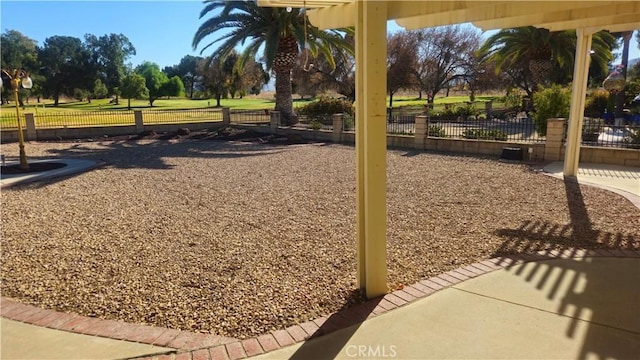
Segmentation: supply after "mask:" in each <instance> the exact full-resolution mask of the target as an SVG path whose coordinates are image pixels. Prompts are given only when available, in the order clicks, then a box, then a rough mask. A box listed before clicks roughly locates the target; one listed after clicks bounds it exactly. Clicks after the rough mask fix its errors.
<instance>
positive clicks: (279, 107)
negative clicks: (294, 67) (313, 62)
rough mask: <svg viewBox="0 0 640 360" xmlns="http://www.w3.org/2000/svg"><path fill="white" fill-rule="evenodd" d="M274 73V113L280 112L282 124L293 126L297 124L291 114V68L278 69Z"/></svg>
mask: <svg viewBox="0 0 640 360" xmlns="http://www.w3.org/2000/svg"><path fill="white" fill-rule="evenodd" d="M275 72H276V111H280V116H281V119H282V122H283V123H284V124H287V125H293V124H295V123H297V122H298V118H297V116H296V114H295V113H294V112H293V94H292V91H291V68H290V67H278V68H276V69H275Z"/></svg>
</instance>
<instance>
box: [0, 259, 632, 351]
mask: <svg viewBox="0 0 640 360" xmlns="http://www.w3.org/2000/svg"><path fill="white" fill-rule="evenodd" d="M7 304H8V305H7ZM638 304H640V251H631V250H611V251H607V250H597V251H582V250H565V251H563V252H557V251H552V252H541V253H538V254H529V255H522V256H514V257H508V258H495V259H491V260H487V261H483V262H480V263H476V264H473V265H469V266H465V267H463V268H460V269H457V270H454V271H450V272H448V273H445V274H441V275H439V276H437V277H433V278H430V279H428V280H424V281H421V282H419V283H416V284H413V285H411V286H407V287H405V288H404V289H402V290H397V291H394V292H393V293H391V294H387V295H386V296H384V297H382V298H378V299H374V300H370V301H368V302H367V303H364V304H359V305H358V306H355V307H352V308H349V309H347V310H344V311H341V312H339V313H335V314H332V315H330V316H328V317H324V318H320V319H316V320H314V321H312V322H309V323H304V324H300V325H295V326H292V327H290V328H287V329H284V330H277V331H274V332H273V333H271V334H265V335H262V336H259V337H257V338H253V339H246V340H242V341H238V340H235V339H217V340H215V341H211V339H210V338H214V337H215V336H209V337H208V338H207V337H206V336H205V335H203V334H191V333H188V334H187V332H179V331H175V330H170V329H162V328H149V327H141V326H138V325H130V327H129V328H128V326H129V325H127V324H124V323H118V324H120V325H119V327H116V328H115V330H113V331H112V332H111V334H112V335H105V334H104V333H102V335H103V336H96V335H95V334H98V333H100V330H99V329H104V328H106V327H105V326H104V323H105V322H106V323H108V322H107V321H105V320H99V319H88V320H82V319H81V321H78V317H76V316H74V315H70V314H63V315H65V316H67V317H68V319H67V320H60V321H57V320H54V321H56V322H57V325H55V326H54V327H57V328H65V329H73V330H72V331H82V332H84V333H86V334H94V335H78V334H74V333H72V332H69V331H60V330H50V329H44V328H42V327H39V326H32V325H26V324H24V323H22V322H17V321H11V320H7V318H18V319H22V320H23V321H26V320H25V319H36V320H35V321H33V320H31V321H32V322H35V323H44V322H43V321H40V320H37V319H46V318H51V316H52V313H53V312H48V311H45V310H37V308H33V307H29V306H27V305H20V304H16V303H10V302H8V301H7V300H6V299H3V309H2V315H3V318H4V319H2V323H1V325H2V329H1V333H0V336H1V339H2V350H1V353H0V356H1V357H2V359H61V358H65V359H74V358H83V359H105V358H111V359H121V358H136V357H142V358H146V359H193V360H195V359H240V358H245V357H248V356H249V357H250V356H252V355H257V356H255V357H256V358H257V359H333V358H337V359H354V358H355V359H371V358H378V359H380V358H398V359H446V358H457V359H478V358H492V359H493V358H508V359H514V358H520V359H522V358H528V359H532V358H537V359H541V358H544V359H549V358H556V359H558V358H562V359H577V358H580V359H582V358H613V359H636V358H637V356H638V354H640V306H638ZM21 307H22V308H23V309H21ZM24 308H28V309H36V310H26V311H25V310H24ZM16 313H17V314H18V315H16ZM20 314H22V315H20ZM38 314H40V315H38ZM54 318H55V316H54ZM85 319H87V318H85ZM65 323H66V324H71V323H74V326H66V327H65V325H64V324H65ZM114 323H116V322H111V324H114ZM78 324H79V325H78ZM48 326H51V323H50V322H49V325H48ZM136 327H137V328H136ZM114 334H115V335H114ZM141 334H142V335H141ZM151 334H154V335H153V336H152V335H151ZM185 334H186V335H185ZM196 335H199V336H201V338H197V337H195V336H196ZM113 336H119V337H120V339H123V338H124V339H127V340H129V341H122V340H114V339H108V338H105V337H113ZM185 336H186V337H185ZM194 339H196V340H198V339H200V340H198V341H194ZM216 342H217V343H216ZM296 342H297V343H296ZM144 343H147V344H146V345H145V344H144ZM153 343H156V344H159V345H160V346H152V345H151V344H153Z"/></svg>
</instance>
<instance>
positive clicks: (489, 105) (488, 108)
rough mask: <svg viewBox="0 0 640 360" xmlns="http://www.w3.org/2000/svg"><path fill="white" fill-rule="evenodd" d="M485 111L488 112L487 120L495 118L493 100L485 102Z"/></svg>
mask: <svg viewBox="0 0 640 360" xmlns="http://www.w3.org/2000/svg"><path fill="white" fill-rule="evenodd" d="M484 111H485V112H486V114H487V120H491V119H492V118H493V114H492V112H493V100H489V101H486V102H485V103H484Z"/></svg>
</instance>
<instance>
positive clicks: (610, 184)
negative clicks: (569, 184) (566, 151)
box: [544, 161, 640, 208]
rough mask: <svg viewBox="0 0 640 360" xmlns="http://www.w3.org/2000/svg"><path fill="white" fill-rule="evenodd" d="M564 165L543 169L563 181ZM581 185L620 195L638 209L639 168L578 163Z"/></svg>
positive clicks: (639, 192)
mask: <svg viewBox="0 0 640 360" xmlns="http://www.w3.org/2000/svg"><path fill="white" fill-rule="evenodd" d="M563 168H564V163H563V162H561V161H557V162H553V163H550V164H548V165H547V166H545V167H544V172H545V173H547V174H549V175H551V176H553V177H556V178H559V179H563V178H564V176H563V174H562V172H563ZM576 178H577V180H578V182H579V183H581V184H587V185H592V186H597V187H600V188H603V189H606V190H609V191H613V192H615V193H617V194H620V195H622V196H624V197H626V198H627V199H629V201H631V202H632V203H633V204H634V205H635V206H636V207H638V208H640V168H633V167H629V166H616V165H606V164H589V163H580V165H579V167H578V176H577V177H576Z"/></svg>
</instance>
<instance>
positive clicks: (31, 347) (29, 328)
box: [0, 318, 174, 360]
mask: <svg viewBox="0 0 640 360" xmlns="http://www.w3.org/2000/svg"><path fill="white" fill-rule="evenodd" d="M0 328H1V336H0V345H1V349H0V358H2V359H7V360H9V359H129V358H134V357H140V356H153V355H156V354H164V353H167V352H168V351H172V350H174V349H170V348H164V347H158V346H152V345H146V344H140V343H135V342H129V341H121V340H113V339H107V338H102V337H97V336H88V335H81V334H74V333H70V332H66V331H59V330H53V329H48V328H44V327H40V326H35V325H29V324H25V323H21V322H18V321H13V320H8V319H4V318H2V319H0Z"/></svg>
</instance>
